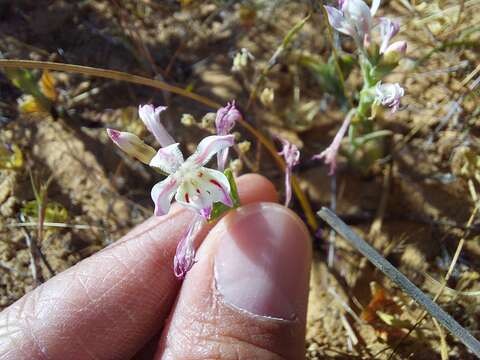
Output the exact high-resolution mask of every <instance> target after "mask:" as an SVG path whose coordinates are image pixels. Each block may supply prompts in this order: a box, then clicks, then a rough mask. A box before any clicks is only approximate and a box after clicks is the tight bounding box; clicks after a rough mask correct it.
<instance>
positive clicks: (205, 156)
mask: <svg viewBox="0 0 480 360" xmlns="http://www.w3.org/2000/svg"><path fill="white" fill-rule="evenodd" d="M234 142H235V137H234V136H233V135H225V136H218V135H213V136H207V137H206V138H204V139H203V140H202V141H200V143H199V144H198V146H197V151H195V153H194V154H193V155H192V156H190V157H189V158H188V160H187V161H193V162H194V163H195V164H197V165H205V164H206V163H208V162H209V161H210V159H211V158H212V156H214V155H215V154H216V153H218V152H219V151H220V150H223V149H226V148H228V147H229V146H232V145H233V144H234Z"/></svg>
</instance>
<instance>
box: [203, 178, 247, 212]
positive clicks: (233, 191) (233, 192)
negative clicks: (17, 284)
mask: <svg viewBox="0 0 480 360" xmlns="http://www.w3.org/2000/svg"><path fill="white" fill-rule="evenodd" d="M224 174H225V176H226V177H227V179H228V182H229V184H230V198H231V199H232V202H233V207H231V208H230V207H228V206H227V205H225V204H222V203H221V202H216V203H215V204H213V209H212V213H211V215H210V220H209V222H213V221H215V220H216V219H218V218H219V217H220V216H222V215H223V214H224V213H225V212H227V211H228V210H230V209H235V208H238V207H239V206H240V198H239V196H238V189H237V183H236V182H235V178H234V176H233V172H232V170H231V169H226V170H225V172H224Z"/></svg>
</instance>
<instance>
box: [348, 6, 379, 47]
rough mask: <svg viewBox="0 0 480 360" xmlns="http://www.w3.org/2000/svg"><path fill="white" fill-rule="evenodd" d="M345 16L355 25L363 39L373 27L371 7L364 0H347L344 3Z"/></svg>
mask: <svg viewBox="0 0 480 360" xmlns="http://www.w3.org/2000/svg"><path fill="white" fill-rule="evenodd" d="M344 8H345V10H344V16H345V18H347V19H348V21H349V22H350V24H351V25H352V26H354V27H355V29H356V30H357V32H358V37H359V38H360V39H362V40H363V38H364V36H365V34H368V33H369V32H370V29H371V28H372V15H371V14H370V8H369V7H368V6H367V4H365V3H364V2H363V0H347V1H346V3H345V5H344Z"/></svg>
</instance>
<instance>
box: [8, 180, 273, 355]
mask: <svg viewBox="0 0 480 360" xmlns="http://www.w3.org/2000/svg"><path fill="white" fill-rule="evenodd" d="M238 185H239V193H240V198H241V200H242V203H243V204H246V203H253V202H258V201H276V200H277V194H276V192H275V189H274V187H273V185H272V184H271V183H270V182H269V181H268V180H267V179H265V178H264V177H261V176H259V175H253V174H252V175H245V176H242V177H240V178H239V179H238ZM192 218H193V215H192V214H191V212H189V211H186V210H185V209H183V208H180V207H173V209H172V211H171V212H170V213H169V214H168V215H166V216H163V217H160V218H151V219H149V220H147V221H146V222H145V223H143V224H142V225H139V226H137V227H136V228H135V229H134V230H132V232H130V233H129V234H127V235H126V236H125V237H124V238H122V239H121V240H120V241H119V242H117V243H115V244H113V245H111V246H109V247H108V248H106V249H104V250H102V251H100V252H99V253H97V254H95V255H93V256H92V257H90V258H88V259H85V260H83V261H81V262H80V263H78V264H77V265H75V266H74V267H72V268H70V269H69V270H67V271H65V272H63V273H61V274H59V275H57V276H55V277H54V278H52V279H51V280H49V281H47V282H46V283H45V284H43V285H42V286H40V287H38V288H37V289H35V290H34V291H32V292H31V293H28V294H26V295H25V296H24V297H23V298H21V299H20V300H18V301H17V302H16V303H14V304H13V305H11V306H10V307H9V308H7V309H5V310H4V311H3V312H2V313H0V357H1V358H2V359H23V358H25V359H37V358H38V359H40V358H48V359H88V358H95V359H127V358H130V357H131V356H133V355H134V354H135V353H136V351H138V350H139V349H140V348H141V347H142V346H143V345H144V344H145V342H147V341H148V339H149V338H150V337H151V336H152V335H154V334H155V333H157V332H158V331H159V330H160V329H161V328H162V327H163V324H164V321H165V319H166V317H167V316H168V314H169V312H170V309H171V306H172V303H173V301H174V300H175V297H176V294H177V292H178V289H179V287H180V282H179V281H178V280H177V279H176V278H175V277H174V275H173V270H172V261H173V256H174V254H175V249H176V246H177V243H178V241H179V240H180V238H181V237H182V235H183V234H184V233H185V229H186V228H187V227H188V226H189V223H190V222H191V221H192Z"/></svg>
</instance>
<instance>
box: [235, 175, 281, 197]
mask: <svg viewBox="0 0 480 360" xmlns="http://www.w3.org/2000/svg"><path fill="white" fill-rule="evenodd" d="M237 182H238V192H239V195H240V200H241V201H242V203H243V204H247V203H254V202H260V201H263V202H278V192H277V190H276V189H275V185H273V183H272V182H271V181H270V180H268V179H267V178H266V177H265V176H262V175H259V174H245V175H242V176H240V177H239V178H238V179H237Z"/></svg>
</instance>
